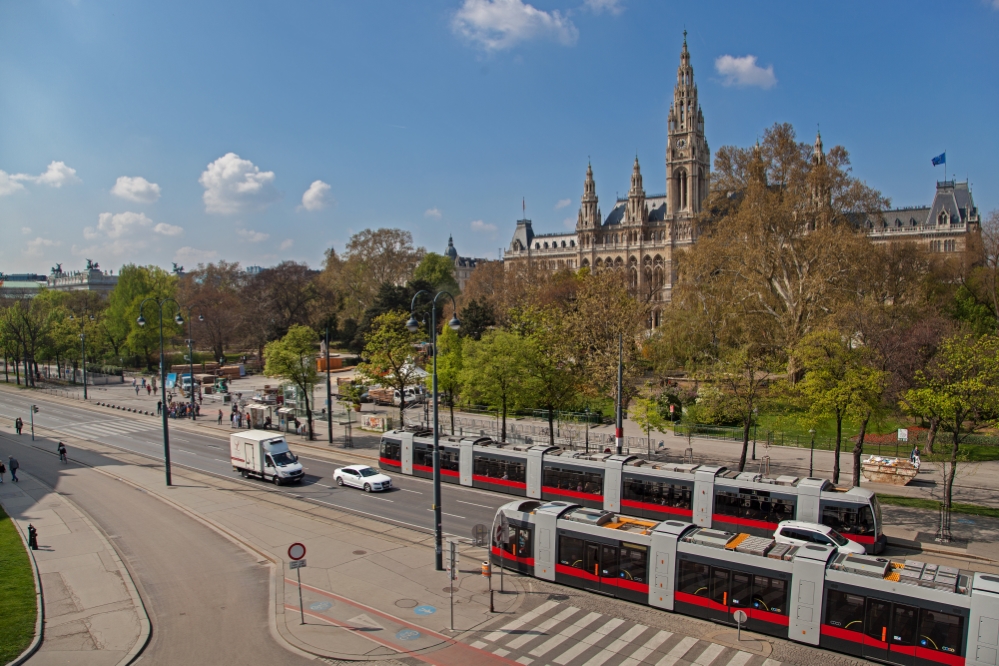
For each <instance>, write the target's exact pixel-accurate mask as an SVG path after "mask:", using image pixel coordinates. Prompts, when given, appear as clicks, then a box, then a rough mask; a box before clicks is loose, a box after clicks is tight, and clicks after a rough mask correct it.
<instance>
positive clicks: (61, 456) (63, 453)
mask: <svg viewBox="0 0 999 666" xmlns="http://www.w3.org/2000/svg"><path fill="white" fill-rule="evenodd" d="M56 450H57V451H58V452H59V462H62V463H67V462H69V459H68V458H67V457H66V445H65V444H63V443H62V442H59V447H58V448H57V449H56Z"/></svg>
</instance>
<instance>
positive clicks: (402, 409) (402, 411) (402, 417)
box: [399, 386, 406, 428]
mask: <svg viewBox="0 0 999 666" xmlns="http://www.w3.org/2000/svg"><path fill="white" fill-rule="evenodd" d="M399 427H400V428H405V427H406V387H405V386H403V387H402V388H401V389H399Z"/></svg>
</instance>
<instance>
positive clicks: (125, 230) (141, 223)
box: [83, 212, 169, 240]
mask: <svg viewBox="0 0 999 666" xmlns="http://www.w3.org/2000/svg"><path fill="white" fill-rule="evenodd" d="M151 226H153V221H152V220H150V219H149V218H148V217H146V216H145V214H144V213H131V212H127V213H114V214H112V213H101V214H100V215H99V216H98V218H97V228H94V227H84V229H83V237H84V238H86V239H87V240H94V239H96V238H102V237H103V238H121V237H123V236H127V235H130V234H131V233H132V232H133V231H135V230H136V229H141V228H145V227H151ZM167 226H169V225H167Z"/></svg>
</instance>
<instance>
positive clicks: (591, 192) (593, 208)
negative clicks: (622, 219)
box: [576, 162, 600, 229]
mask: <svg viewBox="0 0 999 666" xmlns="http://www.w3.org/2000/svg"><path fill="white" fill-rule="evenodd" d="M597 201H598V200H597V184H596V182H595V181H594V180H593V165H591V164H590V163H589V162H587V164H586V180H585V181H584V182H583V198H582V199H581V200H580V206H579V216H578V218H577V219H576V228H577V229H594V228H596V227H599V226H600V209H599V208H597Z"/></svg>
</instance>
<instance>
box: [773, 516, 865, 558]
mask: <svg viewBox="0 0 999 666" xmlns="http://www.w3.org/2000/svg"><path fill="white" fill-rule="evenodd" d="M774 541H776V542H777V543H787V544H791V545H792V546H803V545H805V544H806V543H818V544H822V545H823V546H833V547H834V548H836V549H837V550H838V551H839V552H841V553H849V554H852V555H863V554H864V553H866V552H867V550H866V549H865V548H864V547H863V546H862V545H861V544H859V543H857V542H856V541H850V540H849V539H847V538H846V537H845V536H843V535H842V534H840V533H839V532H837V531H836V530H834V529H833V528H831V527H829V526H828V525H820V524H818V523H806V522H804V521H802V520H782V521H781V523H780V525H778V526H777V531H776V532H774Z"/></svg>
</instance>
